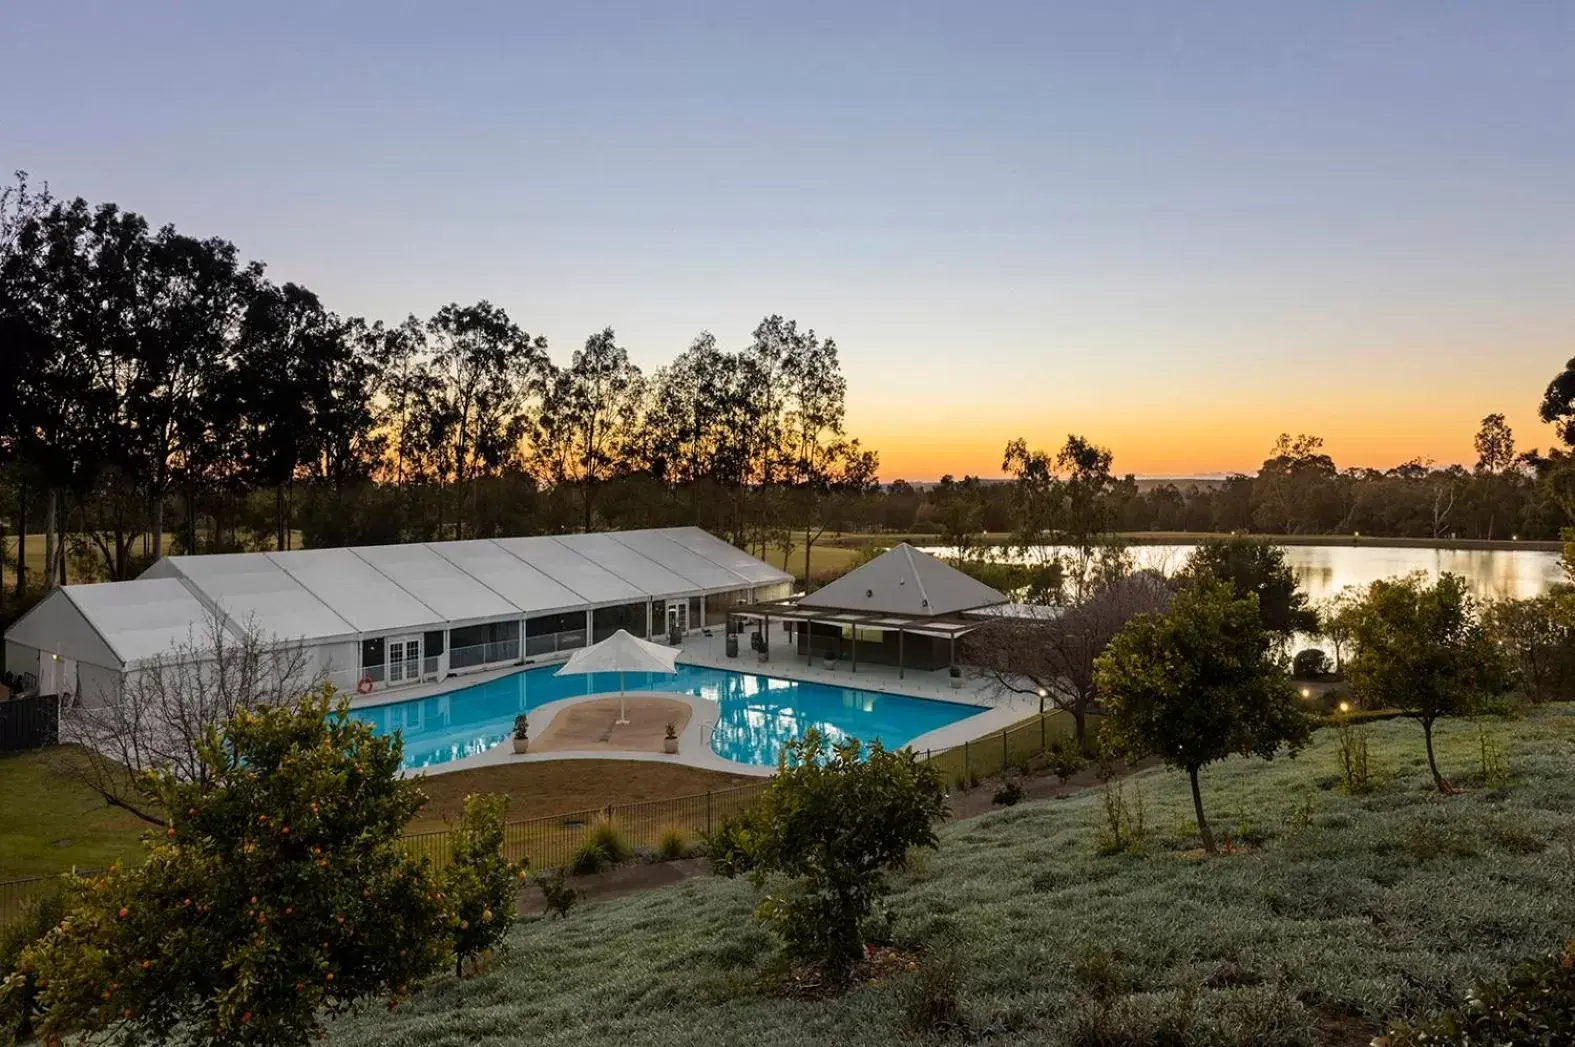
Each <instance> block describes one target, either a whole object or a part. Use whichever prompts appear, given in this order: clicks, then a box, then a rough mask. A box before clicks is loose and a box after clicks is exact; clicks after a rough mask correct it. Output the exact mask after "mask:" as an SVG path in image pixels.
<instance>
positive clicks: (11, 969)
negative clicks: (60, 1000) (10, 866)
mask: <svg viewBox="0 0 1575 1047" xmlns="http://www.w3.org/2000/svg"><path fill="white" fill-rule="evenodd" d="M65 915H66V903H65V898H64V895H63V892H62V891H58V890H57V891H51V892H50V893H49V894H46V895H44V896H43V897H41V898H36V899H34V900H33V901H32V902H29V903H28V905H27V906H26V908H24V909H23V910H22V912H21V913H20V914H18V915H17V916H16V917H15V918H14V919H13V920H12V921H11V922H10V923H8V924H7V925H6V926H5V929H4V931H0V978H5V981H4V982H3V983H0V1042H6V1043H10V1042H16V1043H25V1042H27V1041H28V1040H30V1039H32V1038H33V1009H34V1007H36V1006H37V1004H38V973H37V972H36V971H34V970H30V969H24V968H23V965H22V954H23V953H24V952H26V951H27V948H28V946H30V945H32V944H33V943H34V942H36V941H38V940H39V939H40V938H42V937H43V936H44V935H46V934H48V933H49V932H50V931H52V930H54V929H55V927H56V926H58V925H59V923H60V921H61V920H62V919H64V918H65ZM7 976H9V977H7ZM8 1036H9V1037H10V1039H7V1037H8Z"/></svg>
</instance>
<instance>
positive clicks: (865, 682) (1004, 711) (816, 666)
mask: <svg viewBox="0 0 1575 1047" xmlns="http://www.w3.org/2000/svg"><path fill="white" fill-rule="evenodd" d="M681 652H682V653H680V654H679V656H678V660H679V661H680V662H683V663H688V664H691V665H701V666H706V667H709V668H713V669H731V670H733V671H735V672H742V673H760V674H761V675H765V676H775V677H778V678H779V679H784V680H799V681H803V682H807V683H818V684H825V685H829V686H833V687H855V688H858V689H860V690H865V691H873V692H875V693H877V694H895V695H903V696H906V697H910V698H927V699H931V700H934V701H942V702H952V703H954V704H961V705H975V706H978V707H979V710H980V711H979V712H978V713H977V714H975V715H973V716H969V717H967V718H966V719H962V720H958V721H956V722H955V723H950V724H947V725H946V726H944V727H940V728H937V729H936V730H933V731H929V732H927V733H925V734H922V735H919V736H918V737H916V738H913V739H912V740H910V741H909V742H908V743H907V747H908V748H911V749H914V750H916V751H923V750H926V749H930V750H935V749H945V748H949V747H950V746H953V745H961V744H962V743H963V742H965V741H972V740H974V739H975V738H981V737H984V736H985V735H990V734H995V733H996V732H998V731H1000V730H1002V729H1003V728H1006V727H1009V726H1011V725H1012V724H1014V723H1017V722H1018V721H1019V720H1022V719H1025V718H1026V717H1029V716H1032V715H1034V714H1035V713H1037V712H1038V711H1039V703H1038V701H1037V700H1036V699H1034V698H1031V697H1027V696H1023V695H1010V694H1002V693H1000V692H999V691H998V690H997V689H996V688H994V686H993V685H992V684H991V683H990V682H989V681H988V680H985V679H983V678H981V677H978V676H972V675H969V674H968V673H966V672H965V673H964V675H963V676H962V678H961V679H960V680H958V681H957V683H958V686H956V687H954V686H953V685H952V684H953V681H952V679H951V676H950V674H949V673H947V672H946V671H945V670H941V671H939V672H927V671H922V670H914V669H909V670H907V671H906V672H904V673H902V674H901V676H899V674H898V672H897V669H896V667H895V666H888V665H868V664H866V665H861V666H859V668H858V670H857V671H856V672H855V671H853V670H852V669H851V668H850V667H849V666H848V665H847V663H844V662H839V663H838V666H837V668H835V669H827V668H825V667H824V666H823V665H822V664H820V663H818V662H812V663H811V664H807V665H806V664H805V660H804V656H803V655H800V654H798V653H797V652H796V651H795V650H794V648H793V647H792V645H791V644H789V643H788V642H786V641H785V640H776V641H775V642H773V643H772V644H771V647H770V651H769V657H768V659H767V660H766V661H761V660H760V657H759V655H758V654H757V653H756V652H754V651H751V650H749V649H748V646H747V642H746V643H745V645H744V646H743V649H741V650H740V651H739V657H737V658H729V657H727V648H726V638H725V637H724V636H723V634H722V631H721V630H720V629H717V630H714V635H712V636H709V637H708V636H704V635H702V634H701V633H698V632H697V633H694V634H692V635H690V636H688V637H686V638H685V640H684V644H683V647H682V649H681ZM565 657H566V656H565ZM562 660H563V659H556V660H553V659H543V660H539V661H535V662H532V663H530V664H527V665H523V666H521V665H511V666H505V667H503V668H501V669H493V670H488V671H486V672H479V673H470V674H467V675H463V676H452V677H449V678H448V679H446V680H439V681H436V682H433V683H426V684H420V685H417V686H414V687H401V688H399V689H397V690H390V691H377V692H374V693H373V694H370V695H365V696H360V697H356V698H353V699H352V700H351V703H350V705H351V708H352V709H366V708H371V707H374V706H379V705H387V704H390V703H393V702H406V701H411V700H412V699H416V698H429V697H432V696H434V695H439V694H448V693H449V692H451V691H456V690H459V689H461V688H464V687H470V686H474V685H475V684H480V683H485V682H487V681H488V680H494V679H497V678H499V677H502V676H509V675H511V674H513V673H517V672H520V671H522V670H524V669H531V668H536V667H539V666H543V665H553V664H557V663H558V662H561V661H562ZM608 697H609V696H608V695H606V694H595V695H576V696H575V697H572V698H563V699H559V700H558V701H555V702H548V703H546V704H545V705H542V706H539V707H538V708H535V709H532V710H531V711H530V726H531V735H532V737H533V738H544V737H547V736H548V732H550V731H552V730H553V728H554V727H555V724H554V718H555V717H557V716H558V714H559V713H560V712H562V711H564V710H565V709H568V708H570V707H572V706H576V705H583V704H586V703H598V702H605V701H607V700H608ZM626 697H627V698H628V699H629V700H630V701H631V702H633V701H635V700H640V699H655V700H660V701H663V702H685V703H687V704H688V705H689V706H690V712H691V715H690V717H689V722H688V723H687V724H686V725H684V727H683V728H682V730H681V731H680V733H679V741H678V752H677V754H676V755H670V754H668V753H663V752H650V751H641V750H640V749H638V748H631V749H616V748H612V747H610V746H607V745H605V744H598V745H597V747H596V748H586V749H571V750H564V751H552V752H527V753H524V754H517V753H515V752H514V751H513V747H512V746H511V745H510V744H509V743H508V742H504V743H503V744H501V745H496V746H493V747H492V748H491V749H488V750H487V751H486V752H482V753H477V754H475V755H474V756H468V757H465V758H464V759H460V760H453V761H450V762H447V763H442V764H436V765H432V766H429V767H425V768H421V769H419V770H414V771H410V772H407V773H412V774H444V773H447V772H450V771H463V770H470V769H472V768H476V767H491V766H496V765H499V764H504V763H514V762H530V761H539V760H608V759H618V760H660V761H667V762H671V763H680V764H685V765H687V766H690V767H695V768H699V769H701V770H711V771H726V772H729V773H732V774H749V775H755V776H758V777H766V776H769V775H771V774H772V773H773V772H774V771H775V770H776V768H775V767H770V766H763V765H760V764H748V763H739V762H738V761H736V760H728V759H725V758H723V757H721V756H719V755H717V753H716V752H715V750H713V749H712V748H711V744H710V739H711V731H712V730H713V729H714V728H715V726H716V718H717V706H716V703H714V702H711V701H707V700H706V699H704V698H696V697H694V696H692V695H684V694H676V693H671V692H666V691H629V692H628V694H627V695H626ZM613 700H615V701H616V696H613ZM632 718H633V717H631V719H632ZM664 725H665V721H664ZM631 743H632V739H631ZM640 744H644V743H643V742H642V743H640Z"/></svg>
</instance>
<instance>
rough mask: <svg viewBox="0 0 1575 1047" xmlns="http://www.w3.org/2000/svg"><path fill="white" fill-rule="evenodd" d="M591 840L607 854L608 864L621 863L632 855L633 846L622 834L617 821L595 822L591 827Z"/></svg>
mask: <svg viewBox="0 0 1575 1047" xmlns="http://www.w3.org/2000/svg"><path fill="white" fill-rule="evenodd" d="M591 842H592V843H594V844H595V845H596V846H597V847H599V848H601V852H602V854H604V855H606V856H607V864H608V865H621V864H622V863H624V862H626V861H628V860H629V859H630V858H633V857H634V848H633V847H631V846H630V845H629V840H628V838H627V837H625V836H624V834H623V830H622V829H620V828H618V823H617V822H614V821H610V820H604V821H600V822H597V823H596V825H595V826H594V827H593V828H592V829H591Z"/></svg>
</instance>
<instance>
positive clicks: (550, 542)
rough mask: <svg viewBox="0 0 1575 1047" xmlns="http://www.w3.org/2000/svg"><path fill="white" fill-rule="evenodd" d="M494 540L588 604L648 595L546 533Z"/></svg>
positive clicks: (613, 601)
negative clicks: (528, 536)
mask: <svg viewBox="0 0 1575 1047" xmlns="http://www.w3.org/2000/svg"><path fill="white" fill-rule="evenodd" d="M494 541H496V542H497V543H498V545H499V546H501V547H502V548H504V549H506V550H508V551H509V552H511V553H513V554H514V555H515V556H517V557H519V558H520V559H521V560H524V561H525V562H526V563H527V564H529V565H530V566H532V567H534V568H536V570H538V571H540V572H541V573H542V574H544V575H546V576H547V577H548V578H551V579H552V580H553V581H555V582H557V583H558V584H559V585H561V586H563V587H564V588H566V589H569V590H571V591H572V592H576V593H579V594H580V598H581V599H582V600H583V601H584V602H585V603H591V604H613V603H633V602H635V601H642V602H643V601H644V600H646V599H647V597H648V595H649V594H648V593H646V591H645V590H643V589H641V588H639V587H637V586H634V585H631V584H630V583H629V582H626V581H624V580H623V579H622V578H620V577H618V576H617V575H616V574H613V573H612V572H611V571H609V570H607V569H606V568H604V567H602V566H600V565H599V564H597V563H594V562H592V561H591V560H587V559H586V558H585V557H583V556H581V555H580V554H579V553H577V552H575V551H574V550H573V549H570V548H569V547H568V546H567V545H562V544H560V543H559V542H557V541H556V540H554V539H552V538H550V537H547V536H545V535H542V536H538V537H535V538H496V539H494Z"/></svg>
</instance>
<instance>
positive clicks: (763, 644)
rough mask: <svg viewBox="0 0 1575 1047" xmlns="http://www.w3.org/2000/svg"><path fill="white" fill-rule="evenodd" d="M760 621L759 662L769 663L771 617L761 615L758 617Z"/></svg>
mask: <svg viewBox="0 0 1575 1047" xmlns="http://www.w3.org/2000/svg"><path fill="white" fill-rule="evenodd" d="M760 619H761V622H760V659H761V661H765V662H769V661H770V660H771V616H770V615H769V614H763V615H761V616H760Z"/></svg>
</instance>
